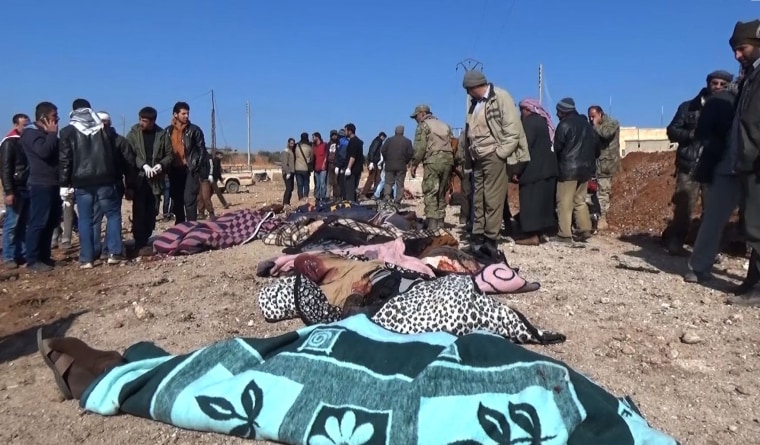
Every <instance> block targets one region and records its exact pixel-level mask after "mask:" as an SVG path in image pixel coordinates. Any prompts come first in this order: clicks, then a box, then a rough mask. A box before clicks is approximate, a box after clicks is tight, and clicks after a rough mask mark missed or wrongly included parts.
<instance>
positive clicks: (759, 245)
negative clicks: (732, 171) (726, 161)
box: [739, 173, 760, 285]
mask: <svg viewBox="0 0 760 445" xmlns="http://www.w3.org/2000/svg"><path fill="white" fill-rule="evenodd" d="M739 181H740V182H741V187H742V188H741V200H740V202H741V204H740V205H741V206H742V207H743V210H744V233H745V235H746V237H747V245H748V246H749V247H750V248H751V249H752V253H751V255H750V258H749V268H748V269H747V277H746V278H745V279H744V282H745V283H748V284H753V285H754V284H758V283H760V176H758V175H756V174H754V173H751V174H742V175H740V176H739Z"/></svg>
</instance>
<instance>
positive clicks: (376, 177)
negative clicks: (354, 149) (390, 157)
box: [361, 131, 388, 198]
mask: <svg viewBox="0 0 760 445" xmlns="http://www.w3.org/2000/svg"><path fill="white" fill-rule="evenodd" d="M387 137H388V136H386V134H385V132H384V131H381V132H380V134H378V135H377V137H376V138H375V139H372V142H371V143H370V144H369V150H367V170H369V173H368V174H367V180H366V181H364V186H363V187H362V192H361V196H362V197H365V198H370V197H372V195H373V193H374V192H375V189H376V188H377V184H378V183H380V175H381V173H382V170H381V169H380V168H379V164H380V149H381V148H382V146H383V142H385V139H386V138H387Z"/></svg>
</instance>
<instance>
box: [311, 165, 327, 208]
mask: <svg viewBox="0 0 760 445" xmlns="http://www.w3.org/2000/svg"><path fill="white" fill-rule="evenodd" d="M307 194H308V189H307ZM314 198H316V199H317V201H324V200H325V199H326V198H327V170H322V171H321V172H314Z"/></svg>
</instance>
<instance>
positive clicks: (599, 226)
mask: <svg viewBox="0 0 760 445" xmlns="http://www.w3.org/2000/svg"><path fill="white" fill-rule="evenodd" d="M596 228H597V229H599V230H607V229H609V228H610V226H609V224H607V218H606V217H604V216H602V217H601V218H599V221H598V222H597V223H596Z"/></svg>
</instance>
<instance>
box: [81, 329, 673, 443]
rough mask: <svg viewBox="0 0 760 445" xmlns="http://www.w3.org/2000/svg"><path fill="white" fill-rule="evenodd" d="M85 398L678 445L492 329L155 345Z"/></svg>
mask: <svg viewBox="0 0 760 445" xmlns="http://www.w3.org/2000/svg"><path fill="white" fill-rule="evenodd" d="M125 358H126V360H127V363H126V364H124V365H122V366H119V367H117V368H114V369H112V370H111V371H109V372H108V373H106V374H104V375H103V376H101V378H100V379H99V380H97V381H96V382H94V383H93V384H92V385H91V386H90V387H89V388H88V389H87V391H86V393H85V395H84V396H83V397H82V400H81V405H82V407H83V408H85V409H87V410H88V411H91V412H95V413H99V414H102V415H115V414H117V413H120V412H123V413H128V414H132V415H135V416H139V417H144V418H148V419H153V420H158V421H161V422H165V423H169V424H172V425H176V426H178V427H180V428H186V429H192V430H198V431H214V432H218V433H223V434H230V435H234V436H240V437H246V438H257V439H269V440H274V441H280V442H285V443H291V444H310V445H319V444H341V443H342V444H493V443H496V444H527V445H539V444H577V445H592V444H593V445H603V444H609V445H675V444H676V443H677V442H676V441H675V440H674V439H672V438H670V437H668V436H667V435H665V434H663V433H660V432H658V431H657V430H654V429H652V428H650V427H649V425H648V424H647V423H646V421H645V420H644V419H643V418H642V417H641V415H640V413H639V412H638V410H637V408H636V407H635V406H634V404H633V403H632V402H631V401H630V400H629V399H627V398H626V399H617V398H615V397H613V396H612V395H610V394H608V393H607V392H606V391H604V390H603V389H602V388H600V387H599V386H597V385H596V384H594V383H593V382H591V381H590V380H589V379H587V378H585V377H583V376H582V375H580V374H578V373H576V372H574V371H573V370H571V369H570V368H569V367H567V366H566V365H564V364H563V363H561V362H558V361H555V360H552V359H550V358H547V357H544V356H541V355H539V354H536V353H534V352H531V351H529V350H527V349H524V348H523V347H521V346H518V345H515V344H513V343H511V342H510V341H508V340H506V339H504V338H502V337H498V336H495V335H491V334H485V333H473V334H469V335H465V336H463V337H455V336H452V335H450V334H446V333H427V334H418V335H402V334H396V333H393V332H390V331H387V330H385V329H383V328H381V327H379V326H377V325H375V324H373V323H372V322H371V321H370V320H369V319H367V318H366V317H365V316H364V315H356V316H353V317H350V318H347V319H345V320H342V321H340V322H337V323H332V324H329V325H316V326H310V327H307V328H304V329H301V330H298V331H296V332H291V333H288V334H285V335H282V336H279V337H273V338H265V339H255V338H233V339H229V340H225V341H221V342H219V343H215V344H213V345H210V346H207V347H205V348H203V349H200V350H197V351H195V352H193V353H190V354H186V355H179V356H171V355H169V354H167V353H166V352H164V351H162V350H161V349H159V348H157V347H156V346H154V345H152V344H150V343H138V344H136V345H134V346H132V347H131V348H129V349H128V350H127V351H126V352H125Z"/></svg>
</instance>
